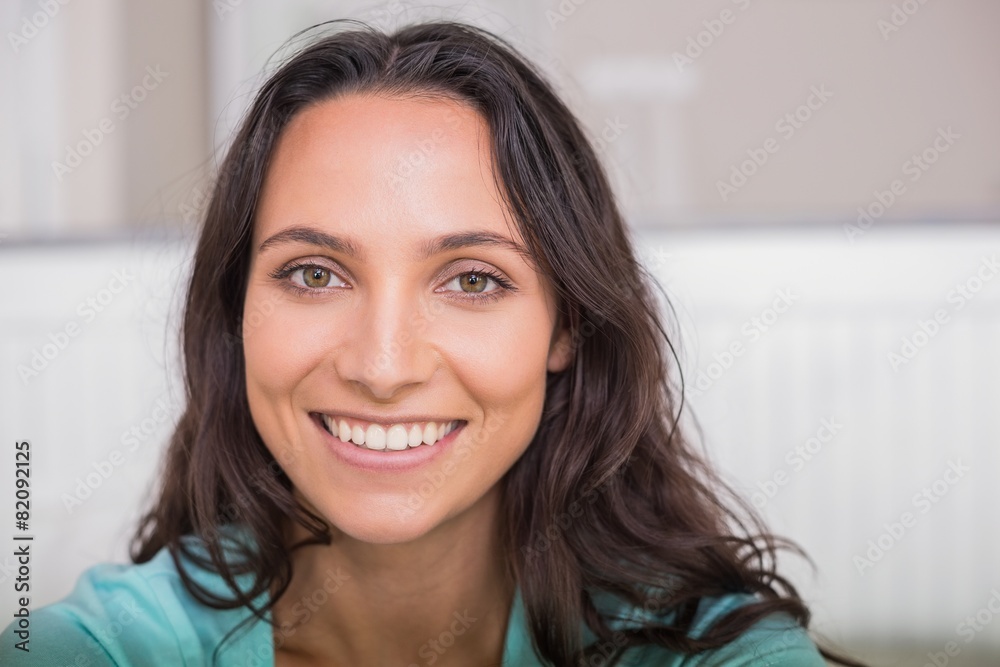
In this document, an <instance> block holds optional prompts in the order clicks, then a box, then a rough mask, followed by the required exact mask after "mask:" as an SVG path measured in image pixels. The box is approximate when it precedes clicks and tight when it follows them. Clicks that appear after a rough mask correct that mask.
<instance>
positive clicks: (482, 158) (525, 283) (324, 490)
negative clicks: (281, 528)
mask: <svg viewBox="0 0 1000 667" xmlns="http://www.w3.org/2000/svg"><path fill="white" fill-rule="evenodd" d="M518 248H521V249H522V250H521V251H519V250H518ZM251 255H252V257H251V268H250V275H249V280H248V284H247V293H246V301H245V303H244V318H243V341H244V351H245V355H246V383H247V397H248V400H249V403H250V410H251V414H252V416H253V420H254V423H255V424H256V426H257V430H258V431H259V432H260V435H261V437H262V438H263V440H264V442H265V443H266V445H267V447H268V449H269V450H270V451H271V453H272V454H273V456H274V457H275V458H276V459H277V460H278V461H279V462H280V463H281V465H282V467H283V468H284V470H285V472H286V473H287V474H288V476H289V478H290V479H291V480H292V482H293V483H294V485H295V489H296V493H297V494H298V495H299V496H300V497H301V498H302V499H303V500H305V501H306V503H307V504H308V505H309V506H311V507H313V508H314V509H315V510H317V511H318V512H319V513H320V514H321V515H322V516H324V517H325V518H326V519H327V520H328V521H329V522H330V523H331V524H332V526H333V527H334V528H335V529H339V530H340V531H343V532H344V533H346V534H347V535H350V536H352V537H354V538H356V539H359V540H362V541H366V542H373V543H397V542H404V541H407V540H411V539H414V538H417V537H419V536H421V535H424V534H426V533H427V532H428V531H430V530H432V529H433V528H435V527H436V526H438V525H441V524H442V523H444V522H447V521H449V519H452V518H454V517H457V516H459V515H461V513H463V512H464V511H466V510H468V509H469V508H471V507H473V506H474V504H475V503H476V502H477V501H479V500H480V499H482V498H483V497H484V495H485V494H486V493H487V492H488V491H489V490H490V489H491V488H493V487H494V485H495V484H496V483H497V481H498V480H499V479H500V478H501V477H502V476H503V474H504V473H505V472H507V470H508V469H509V468H510V467H511V466H512V465H513V464H514V462H515V461H516V460H517V459H518V457H519V456H521V454H522V453H523V452H524V450H525V449H526V448H527V446H528V444H529V442H530V441H531V439H532V437H533V435H534V433H535V431H536V429H537V427H538V424H539V420H540V417H541V410H542V405H543V402H544V398H545V379H546V371H552V372H557V371H560V370H563V369H564V368H565V367H566V366H567V365H568V363H569V361H570V358H571V353H570V349H569V345H568V344H567V343H568V338H569V337H568V335H567V334H566V332H565V331H557V330H556V303H555V299H554V294H553V292H552V289H551V286H550V285H549V284H548V282H547V281H546V280H545V279H544V277H543V276H542V275H541V274H540V273H538V272H536V270H535V268H534V267H533V265H532V263H531V260H530V259H529V256H528V255H527V251H526V249H525V246H524V243H523V239H522V238H521V237H520V235H519V234H518V232H517V227H516V225H515V224H514V222H513V219H512V218H511V217H510V215H509V212H508V210H507V208H506V206H505V204H504V203H503V200H502V198H501V195H500V192H499V191H498V190H497V188H496V187H495V185H494V178H493V170H492V161H491V152H490V140H489V131H488V128H487V126H486V123H485V121H484V120H483V119H482V117H481V116H480V115H479V114H478V113H476V112H475V111H474V110H472V109H471V108H469V107H467V106H464V105H462V104H459V103H456V102H453V101H447V100H441V99H437V100H430V99H426V98H424V99H418V98H388V97H379V96H359V95H348V96H345V97H341V98H338V99H335V100H329V101H325V102H322V103H319V104H316V105H314V106H311V107H309V108H306V109H305V110H303V111H301V112H299V113H298V114H297V115H296V116H295V117H294V118H293V119H292V120H291V121H290V123H289V124H288V125H287V126H286V128H285V130H284V131H283V133H282V135H281V137H280V139H279V141H278V143H277V145H276V147H275V151H274V154H273V156H272V161H271V163H270V165H269V167H268V172H267V176H266V179H265V182H264V186H263V188H262V191H261V198H260V201H259V205H258V209H257V214H256V219H255V223H254V232H253V242H252V247H251ZM442 425H444V426H445V428H444V429H442ZM456 425H457V426H456ZM448 429H452V430H448ZM442 431H446V432H447V434H446V435H445V436H444V437H443V439H442V438H441V436H442ZM342 437H343V439H347V440H348V442H344V441H343V439H342ZM361 440H364V443H365V444H364V445H359V444H356V441H361ZM427 443H433V444H427Z"/></svg>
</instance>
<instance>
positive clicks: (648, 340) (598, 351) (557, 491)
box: [132, 21, 856, 666]
mask: <svg viewBox="0 0 1000 667" xmlns="http://www.w3.org/2000/svg"><path fill="white" fill-rule="evenodd" d="M333 23H339V22H333ZM323 25H326V24H323ZM351 93H366V94H385V95H431V96H440V97H444V98H449V99H454V100H458V101H460V102H463V103H465V104H467V105H469V106H470V107H472V108H474V109H475V110H476V111H478V112H479V113H480V114H482V116H483V117H484V118H485V120H486V122H487V124H488V126H489V128H490V131H491V140H492V151H493V157H494V161H495V169H496V174H497V179H498V186H499V188H500V191H501V192H502V193H504V195H505V196H506V198H507V205H508V206H509V207H510V210H511V211H512V213H513V216H514V218H515V219H516V221H517V224H518V227H519V230H520V232H521V235H522V237H523V238H524V239H525V242H526V243H527V244H528V247H529V249H530V251H531V253H532V256H533V258H534V259H535V260H536V262H537V264H538V265H539V267H541V269H542V270H543V271H544V273H545V274H546V276H547V279H548V280H549V281H550V282H551V284H552V285H553V286H554V288H555V290H556V293H557V295H558V298H559V302H560V308H559V314H560V320H561V322H563V323H564V324H566V325H567V326H568V327H570V330H571V332H572V338H573V342H574V346H575V351H574V355H575V356H574V359H573V362H572V363H571V364H570V366H569V367H568V368H567V369H566V370H564V371H562V372H559V373H550V374H549V375H548V377H547V381H546V384H547V386H546V392H547V393H546V399H545V405H544V411H543V415H542V420H541V423H540V426H539V428H538V431H537V433H536V434H535V437H534V439H533V441H532V443H531V444H530V446H529V447H528V449H527V450H526V452H525V454H524V455H523V456H522V457H521V458H520V459H519V460H518V461H517V462H516V463H515V464H514V466H513V467H512V468H511V470H510V471H509V472H508V473H507V474H506V475H505V477H504V478H503V480H502V486H503V498H504V503H503V507H504V516H503V518H502V524H501V526H500V529H501V530H502V535H503V537H504V543H505V544H506V545H507V559H506V561H507V563H508V565H509V572H508V574H509V576H510V577H511V578H512V580H513V581H515V582H516V583H517V586H518V587H519V589H520V591H521V594H522V597H523V602H524V606H525V612H526V618H527V621H528V624H529V626H530V631H531V637H532V641H533V644H534V647H535V649H536V651H537V653H538V654H539V655H540V656H541V657H542V658H544V659H545V660H548V661H549V662H551V663H552V664H554V665H559V666H562V665H574V664H580V662H581V660H582V661H587V660H589V659H590V658H591V657H592V656H595V655H596V652H597V650H598V649H597V645H599V644H600V645H603V646H604V647H607V646H608V642H609V641H611V640H612V639H613V640H614V642H613V645H614V646H615V647H616V650H617V652H621V651H622V650H624V649H625V648H627V647H628V646H633V645H639V644H657V645H660V646H663V647H666V648H669V649H672V650H675V651H679V652H683V653H693V652H697V651H700V650H704V649H708V648H713V647H718V646H721V645H723V644H726V643H728V642H730V641H732V640H734V639H735V638H737V637H738V636H740V635H741V634H742V633H743V632H745V631H746V630H747V629H749V628H750V626H751V625H753V624H754V623H756V622H757V621H760V620H761V619H763V618H764V617H765V616H768V615H770V614H773V613H777V612H785V613H787V614H789V615H790V616H791V617H792V618H794V619H795V620H796V621H797V622H798V623H800V624H801V625H802V626H807V625H808V622H809V617H810V616H809V612H808V610H807V608H806V606H805V605H804V603H803V601H802V600H801V599H800V597H799V596H798V594H797V592H796V590H795V588H794V587H793V586H792V585H791V584H790V583H789V582H788V581H787V580H786V579H784V578H783V577H782V576H780V575H779V574H777V572H776V569H775V555H776V550H777V548H778V547H779V546H782V545H784V546H791V547H792V548H793V549H794V547H793V545H788V544H787V543H784V542H782V541H780V540H777V539H776V538H774V537H772V536H771V535H769V534H768V533H767V532H766V531H765V530H764V529H763V526H762V524H761V523H760V521H759V520H758V519H757V517H756V516H755V514H754V512H753V510H752V508H751V507H750V506H749V505H748V504H747V503H746V502H745V501H742V500H741V499H740V498H738V497H737V496H736V495H735V494H733V493H732V492H731V491H730V490H729V489H728V487H726V486H725V485H724V484H723V483H722V481H721V480H720V479H719V478H718V477H717V476H716V474H715V473H714V472H713V470H712V469H711V467H710V466H709V465H708V464H707V463H706V461H705V459H704V458H703V457H702V456H701V455H699V453H698V452H697V451H696V448H695V446H694V445H693V443H692V441H690V440H689V439H688V438H687V437H686V436H685V434H683V433H682V432H681V430H680V428H679V426H678V423H679V420H680V418H681V414H682V412H683V380H682V378H679V379H680V388H679V389H678V388H677V387H675V386H674V384H673V382H672V372H677V373H679V364H677V357H676V354H675V353H674V348H673V345H672V343H671V341H670V339H669V337H668V335H667V332H666V331H665V329H664V326H663V324H662V322H661V309H660V307H659V306H658V304H657V299H656V294H655V291H654V285H655V280H654V279H653V278H652V277H651V276H650V275H649V274H647V272H646V271H645V270H644V268H643V267H642V265H641V264H640V263H639V262H638V260H637V255H636V252H635V250H634V248H633V245H632V242H631V240H630V238H629V234H628V231H627V228H626V226H625V224H624V221H623V218H622V215H621V213H620V211H619V210H618V207H617V205H616V202H615V198H614V194H613V192H612V189H611V187H610V185H609V182H608V179H607V177H606V174H605V172H604V169H603V167H602V165H601V163H600V161H599V160H598V157H597V155H596V154H595V152H594V150H593V148H592V146H591V144H590V142H589V140H588V138H587V136H586V135H585V134H584V132H583V131H582V130H581V126H580V123H579V122H578V121H577V120H576V118H575V117H574V116H573V114H572V113H571V112H570V111H569V109H568V108H567V107H566V106H565V105H564V104H563V102H561V101H560V99H559V98H558V96H557V95H556V94H555V93H554V92H553V89H552V87H551V86H550V85H549V84H548V83H547V82H546V80H545V78H544V77H543V76H542V75H541V74H540V73H539V72H538V71H537V70H536V68H535V67H533V66H532V65H531V64H530V63H529V62H527V61H526V60H525V59H524V58H523V57H522V56H521V55H519V54H518V53H517V52H516V51H515V49H514V48H512V47H511V46H510V45H509V44H507V43H506V42H505V41H503V40H501V39H499V38H497V37H495V36H493V35H491V34H489V33H487V32H485V31H482V30H479V29H476V28H473V27H470V26H467V25H462V24H458V23H453V22H445V21H437V22H430V23H422V24H418V25H413V26H409V27H405V28H402V29H400V30H398V31H396V32H394V33H392V34H384V33H382V32H380V31H377V30H375V29H372V28H370V27H367V26H364V25H357V26H354V27H353V28H352V29H350V30H342V31H339V32H333V33H332V34H329V35H325V36H323V37H322V38H320V39H318V40H315V41H313V42H312V43H310V44H308V45H307V46H306V47H305V48H303V49H301V50H299V51H298V52H297V53H296V54H294V56H293V57H291V59H289V60H288V61H287V62H285V63H284V64H283V65H282V66H281V67H280V68H279V69H278V71H277V72H276V73H275V74H274V75H273V76H271V77H270V78H269V79H268V80H267V81H266V83H265V84H264V85H263V87H262V88H261V90H260V91H259V93H258V94H257V96H256V98H255V100H254V102H253V104H252V106H251V108H250V109H249V111H248V113H247V115H246V117H245V118H244V120H243V123H242V126H241V127H240V129H239V132H238V134H237V135H236V137H235V140H234V141H233V143H232V146H231V148H230V149H229V151H228V154H227V155H226V158H225V160H224V162H223V164H222V165H221V170H220V175H219V177H218V179H217V181H216V183H215V187H214V190H213V192H212V196H211V200H210V202H209V206H208V209H207V212H206V215H205V219H204V226H203V229H202V231H201V236H200V239H199V242H198V246H197V250H196V254H195V260H194V267H193V272H192V276H191V279H190V284H189V287H188V293H187V301H186V305H185V312H184V323H183V332H182V335H183V341H182V346H183V352H184V364H185V383H186V398H187V407H186V411H185V412H184V414H183V416H182V418H181V420H180V422H179V424H178V426H177V429H176V431H175V433H174V434H173V437H172V440H171V442H170V446H169V450H168V453H167V459H166V471H165V475H164V477H163V480H162V488H161V490H160V495H159V498H158V499H157V501H156V503H155V505H154V507H153V508H152V510H151V511H150V512H149V513H148V514H147V515H146V516H145V517H144V520H143V522H142V523H141V525H140V527H139V529H138V531H137V533H136V536H135V539H134V543H133V551H132V558H133V560H134V561H135V562H136V563H142V562H145V561H148V560H149V559H151V558H152V557H153V556H154V554H156V553H157V552H158V551H159V550H160V549H162V548H167V549H169V550H170V553H171V554H172V555H173V557H174V561H175V563H177V565H178V569H179V570H180V572H181V576H182V578H183V580H184V582H185V586H186V587H187V588H188V589H189V590H190V591H191V593H192V595H194V596H195V597H196V598H197V599H198V600H199V601H201V602H202V603H204V604H206V605H210V606H212V607H216V608H220V609H221V608H236V607H240V606H245V607H248V608H250V609H251V610H252V611H253V612H254V613H255V614H256V615H257V616H258V617H259V618H264V614H265V612H266V611H267V610H268V609H270V607H271V606H273V604H274V601H275V600H276V599H277V597H280V595H281V593H283V592H284V591H285V590H286V588H287V586H288V585H289V582H290V580H291V574H292V566H291V554H290V553H289V551H288V549H287V548H286V547H285V546H284V545H283V535H284V531H283V526H285V525H286V522H287V521H289V520H295V521H298V522H300V523H301V524H302V525H303V526H305V527H306V528H307V529H308V530H309V531H310V532H311V534H312V535H314V536H315V539H314V540H312V541H311V542H310V543H316V544H321V543H329V540H330V532H329V529H328V527H327V526H326V524H325V521H324V520H323V519H322V518H321V517H319V516H316V515H315V514H312V513H310V512H309V511H307V510H305V509H304V508H303V507H301V506H300V505H299V504H298V503H297V502H296V501H295V500H294V498H293V496H292V492H291V482H290V481H289V479H288V478H287V477H286V476H285V474H284V473H283V471H282V470H281V466H280V465H279V462H277V461H275V460H274V458H273V457H272V456H271V454H270V453H269V451H268V449H267V447H266V446H265V445H264V443H263V442H262V440H261V438H260V435H259V434H258V433H257V431H256V429H255V427H254V424H253V421H252V419H251V416H250V411H249V407H248V404H247V398H246V388H245V384H244V382H245V378H244V372H245V368H244V359H243V349H242V344H241V340H240V332H241V330H242V327H241V323H242V318H243V317H244V313H243V312H242V311H243V302H244V294H245V285H246V281H247V275H248V267H249V261H250V238H251V231H252V225H253V221H254V214H255V210H256V206H257V197H258V194H259V192H260V191H261V187H262V184H263V182H264V176H265V172H266V170H267V167H268V163H269V160H270V157H271V154H272V151H273V149H274V146H275V143H276V140H277V138H278V136H279V135H280V133H281V132H282V129H283V128H284V127H285V126H286V124H287V123H288V122H289V119H291V118H292V116H294V115H295V114H296V113H298V112H300V111H301V110H302V109H304V108H305V107H307V106H309V105H312V104H316V103H318V102H321V101H324V100H328V99H331V98H334V97H336V96H341V95H347V94H351ZM656 289H659V287H658V286H656ZM230 524H240V525H244V526H246V527H247V529H248V530H249V531H250V534H251V535H252V536H253V538H254V542H253V545H252V546H251V545H245V547H244V548H243V549H242V550H241V551H240V552H239V554H240V557H239V558H236V559H235V560H234V559H233V557H232V556H228V557H227V555H226V554H227V553H228V552H227V551H225V550H224V548H223V545H222V543H221V538H220V529H221V528H222V527H224V526H226V525H230ZM188 534H194V535H197V536H199V537H201V538H202V539H203V540H204V544H205V545H206V547H207V556H199V555H198V554H197V553H194V552H193V551H192V550H191V549H190V548H189V547H188V546H187V545H186V542H185V541H184V540H182V539H181V538H182V537H183V536H185V535H188ZM181 554H183V555H184V556H186V557H187V558H191V559H193V560H194V561H195V562H197V563H199V564H201V565H202V566H205V567H210V568H211V569H213V570H214V571H217V572H219V574H221V576H222V577H223V579H224V580H225V581H226V582H227V584H228V585H229V587H230V588H231V589H232V592H233V595H232V597H228V598H224V597H220V596H218V595H214V594H212V593H211V592H209V591H208V590H206V589H204V588H202V587H200V586H199V585H198V584H197V583H196V582H195V581H194V580H193V579H192V578H191V577H190V576H189V575H188V573H187V572H186V571H185V568H184V566H183V564H182V562H181V560H180V558H179V556H180V555H181ZM240 574H248V575H251V579H252V582H253V585H252V586H251V587H250V588H249V589H247V588H245V587H240V586H237V584H236V577H237V575H240ZM730 592H745V593H751V594H757V596H758V599H757V601H755V602H752V603H750V604H747V605H744V606H742V607H739V608H738V609H737V610H735V611H733V612H731V613H730V614H729V615H727V616H725V617H724V618H723V619H721V621H719V622H717V623H715V624H714V625H713V626H712V627H711V628H710V629H709V630H708V631H707V632H705V633H702V634H700V635H698V636H697V637H695V636H692V633H691V628H692V620H693V618H694V613H695V610H696V608H697V606H698V603H699V601H700V600H701V599H702V598H703V597H707V596H715V595H722V594H726V593H730ZM269 593H273V595H272V594H269ZM596 593H601V594H609V595H612V596H617V597H619V598H621V599H622V600H624V601H627V602H628V603H629V604H631V605H633V606H635V607H637V608H641V609H645V610H647V611H649V610H653V611H656V612H657V613H659V614H661V615H663V616H662V617H661V618H660V622H659V623H654V622H653V620H652V619H651V620H650V621H649V623H648V624H647V626H646V627H644V628H641V629H635V630H629V631H625V632H624V633H623V634H619V635H615V633H614V632H613V631H612V627H611V626H610V625H609V620H611V619H609V618H608V617H607V616H606V615H605V614H604V613H602V611H601V610H600V609H599V607H598V605H597V604H596V603H595V594H596ZM262 594H268V595H266V596H265V599H267V600H269V602H268V603H267V604H265V605H264V606H263V608H255V607H254V605H253V604H252V601H253V600H255V599H257V598H258V596H261V595H262ZM668 612H669V614H668ZM664 620H666V621H667V622H664ZM581 622H583V623H586V624H587V626H588V627H589V628H590V629H591V631H592V632H593V633H594V635H595V636H596V637H597V638H598V641H597V642H596V643H594V644H591V645H590V646H583V645H582V639H581V637H580V636H579V632H578V629H579V628H580V624H581ZM824 655H826V656H827V657H833V656H832V655H831V654H830V653H829V652H826V651H824ZM609 659H610V662H606V663H605V664H614V663H615V662H616V660H617V653H615V654H613V655H611V656H610V658H609ZM835 659H837V660H838V661H842V662H843V664H848V665H853V664H856V663H853V662H851V661H849V660H846V659H840V658H835ZM588 664H589V663H588Z"/></svg>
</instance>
